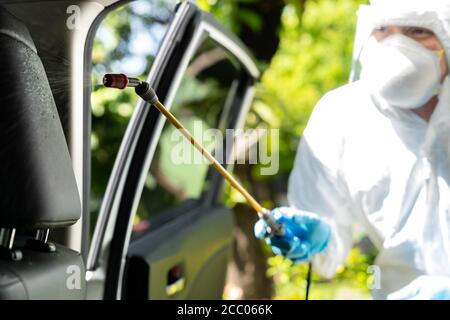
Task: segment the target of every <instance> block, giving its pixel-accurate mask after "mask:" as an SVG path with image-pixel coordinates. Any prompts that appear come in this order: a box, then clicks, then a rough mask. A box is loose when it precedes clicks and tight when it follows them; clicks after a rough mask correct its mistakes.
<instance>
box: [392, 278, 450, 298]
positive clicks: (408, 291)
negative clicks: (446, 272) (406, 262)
mask: <svg viewBox="0 0 450 320" xmlns="http://www.w3.org/2000/svg"><path fill="white" fill-rule="evenodd" d="M388 299H390V300H450V278H449V277H444V276H420V277H418V278H417V279H415V280H414V281H413V282H411V283H410V284H409V285H407V286H406V287H404V288H402V289H400V290H398V291H396V292H394V293H391V294H390V295H389V296H388Z"/></svg>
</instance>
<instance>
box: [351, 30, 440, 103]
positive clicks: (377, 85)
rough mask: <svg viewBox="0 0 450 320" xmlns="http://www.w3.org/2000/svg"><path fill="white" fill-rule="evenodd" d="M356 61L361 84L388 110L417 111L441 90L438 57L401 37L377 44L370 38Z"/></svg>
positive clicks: (434, 52)
mask: <svg viewBox="0 0 450 320" xmlns="http://www.w3.org/2000/svg"><path fill="white" fill-rule="evenodd" d="M360 61H361V66H362V71H361V80H362V81H366V83H367V84H368V85H369V88H370V90H371V91H372V93H373V94H378V95H379V96H381V97H382V98H384V99H385V100H386V101H387V102H388V103H389V104H390V105H391V106H394V107H399V108H403V109H415V108H419V107H421V106H423V105H424V104H425V103H427V102H428V101H429V100H430V99H431V98H432V97H433V96H435V95H436V94H438V93H439V90H440V88H441V68H440V57H439V55H438V53H437V52H436V51H432V50H429V49H427V48H425V47H424V46H423V45H421V44H420V43H418V42H417V41H415V40H413V39H411V38H409V37H407V36H404V35H402V34H395V35H392V36H389V37H387V38H385V39H384V40H382V41H380V42H377V40H376V39H375V38H374V37H371V39H369V42H368V43H367V44H366V45H365V46H364V49H363V51H362V52H361V58H360Z"/></svg>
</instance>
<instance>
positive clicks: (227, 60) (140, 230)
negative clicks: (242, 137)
mask: <svg viewBox="0 0 450 320" xmlns="http://www.w3.org/2000/svg"><path fill="white" fill-rule="evenodd" d="M77 14H79V16H77ZM74 15H75V16H76V19H75V20H72V19H73V18H74ZM77 19H78V20H77ZM73 21H75V22H76V23H75V24H74V25H72V24H71V23H72V22H73ZM69 22H71V23H69ZM111 35H115V36H116V37H117V39H118V40H117V41H116V42H114V41H112V42H113V43H115V46H114V47H112V48H111V47H108V45H109V44H108V43H105V42H102V41H104V40H102V39H109V38H108V37H110V36H111ZM135 39H139V40H135ZM133 41H134V42H133ZM102 46H103V47H102ZM0 48H1V49H0V57H1V58H2V59H1V61H2V64H0V74H1V80H0V83H1V85H0V90H1V94H0V106H1V107H2V108H3V113H4V114H3V116H2V118H1V120H0V122H1V124H0V131H1V137H2V139H3V141H2V143H1V149H0V161H1V162H0V163H1V164H2V165H1V166H0V180H1V181H2V183H1V184H0V185H1V186H0V188H1V191H2V192H1V194H2V197H1V198H0V206H1V212H2V214H1V215H0V299H81V300H82V299H221V297H222V292H223V287H224V283H225V278H226V271H227V263H228V261H229V259H230V257H231V254H232V241H233V231H232V229H233V223H234V222H233V215H232V209H231V208H229V207H227V206H226V205H225V203H224V201H223V195H224V188H223V178H222V177H221V176H220V175H219V174H218V173H217V172H215V171H214V170H211V168H209V167H208V164H207V163H205V162H202V163H194V164H192V163H188V162H180V163H175V162H174V161H173V157H171V154H172V152H173V150H174V147H175V145H174V141H173V139H172V138H173V136H174V134H176V132H175V131H176V130H174V128H173V127H172V126H171V125H170V124H169V123H166V122H165V119H164V118H163V117H162V116H161V115H160V114H159V112H158V111H157V110H156V109H155V108H152V107H151V106H150V105H149V104H148V103H146V102H144V101H142V100H139V99H137V97H132V96H131V95H132V93H123V94H122V95H119V94H115V93H111V91H108V89H107V88H104V87H103V86H101V85H100V82H99V80H98V79H99V78H100V77H101V76H102V74H104V73H106V72H125V71H130V70H131V71H134V72H135V73H136V74H135V75H136V76H139V77H140V78H142V79H146V81H148V82H149V83H150V84H151V85H152V87H153V88H154V89H155V90H156V92H157V93H158V96H159V98H160V100H161V101H162V102H164V104H165V105H166V106H169V107H170V109H171V111H172V112H173V113H174V114H175V115H176V116H177V117H178V118H179V119H180V120H181V121H182V122H183V123H184V124H185V125H186V127H188V128H189V129H190V130H193V132H194V133H196V134H198V135H199V136H201V137H206V138H205V139H206V141H208V146H210V148H211V150H214V149H215V148H218V147H219V146H220V147H223V146H224V145H225V143H226V142H225V139H224V138H225V136H226V131H227V129H236V128H240V127H242V125H243V121H244V119H245V116H246V114H247V111H248V108H249V106H250V103H251V101H252V98H253V95H254V85H255V83H256V82H257V80H258V77H259V71H258V68H257V66H256V64H255V62H254V59H253V58H252V57H251V55H250V54H249V53H248V51H247V49H246V48H245V45H244V44H242V43H241V42H240V40H239V39H237V38H236V36H234V35H233V34H232V33H231V32H229V31H228V30H226V28H224V27H223V26H222V25H221V24H220V23H218V22H217V21H216V20H215V19H214V18H213V17H212V16H210V15H209V14H207V13H205V12H203V11H201V10H200V9H198V8H197V7H196V6H195V4H193V3H191V2H187V1H183V2H180V3H175V2H173V1H156V0H155V1H153V0H136V1H131V2H130V1H114V0H98V1H71V2H69V1H64V0H62V1H50V2H49V1H47V2H43V1H39V0H36V1H29V2H21V1H19V2H17V1H3V0H2V1H0ZM98 48H103V49H102V50H103V51H104V52H106V53H105V54H104V55H103V56H101V55H98V54H97V52H98V51H96V50H97V49H98ZM105 48H106V49H105ZM108 48H110V49H108ZM108 50H109V51H108ZM140 53H142V54H141V56H139V54H140ZM133 54H134V55H133ZM130 57H131V58H133V59H134V60H132V59H131V58H130ZM127 59H128V60H127ZM139 59H140V60H139ZM136 61H137V62H136ZM134 62H135V63H134ZM135 65H137V66H141V67H140V68H139V67H136V68H135V69H126V68H131V67H130V66H135ZM112 127H114V128H117V132H116V133H115V134H114V135H109V136H105V135H104V132H105V130H108V129H111V128H112ZM209 129H217V130H216V131H215V132H216V133H217V132H219V133H221V138H220V139H215V140H214V139H213V137H208V133H209V132H211V130H210V131H208V130H209ZM102 134H103V135H102ZM111 137H112V138H111ZM208 139H209V140H208ZM188 149H189V148H188ZM189 150H190V149H189ZM190 155H191V156H193V154H190ZM175 158H176V159H179V158H177V157H175ZM222 160H223V161H226V160H229V159H222ZM227 163H228V162H227ZM228 168H229V169H231V168H232V165H228Z"/></svg>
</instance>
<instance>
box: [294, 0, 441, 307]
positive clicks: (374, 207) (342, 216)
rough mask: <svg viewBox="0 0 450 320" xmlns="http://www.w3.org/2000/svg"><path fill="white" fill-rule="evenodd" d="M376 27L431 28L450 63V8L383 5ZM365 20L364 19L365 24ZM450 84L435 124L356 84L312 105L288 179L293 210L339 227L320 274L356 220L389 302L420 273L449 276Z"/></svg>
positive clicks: (342, 250) (374, 7)
mask: <svg viewBox="0 0 450 320" xmlns="http://www.w3.org/2000/svg"><path fill="white" fill-rule="evenodd" d="M364 11H365V14H367V17H366V18H367V19H371V20H370V21H371V23H373V26H374V27H375V26H377V25H402V26H417V27H425V28H428V29H431V30H432V31H433V32H434V33H435V34H436V36H437V37H438V38H439V40H440V42H441V43H442V45H443V46H444V48H445V53H446V57H447V60H448V61H450V59H448V57H450V33H449V30H450V1H445V0H440V1H438V0H436V1H433V0H431V1H430V0H428V1H424V0H418V1H411V0H379V1H372V2H371V6H370V7H369V10H367V8H366V10H364ZM360 19H361V17H360ZM449 137H450V78H449V77H448V76H447V78H446V79H445V81H444V84H443V87H442V90H441V93H440V94H439V103H438V105H437V107H436V109H435V111H434V113H433V115H432V117H431V119H430V121H429V123H427V122H426V121H425V120H423V119H422V118H420V117H419V116H418V115H416V114H415V113H414V112H413V111H411V110H404V109H399V108H395V107H392V106H390V105H388V104H387V103H386V102H385V101H382V100H381V99H380V98H375V97H372V96H371V95H370V94H369V93H368V89H367V88H366V87H365V83H364V82H363V81H356V82H354V83H351V84H348V85H346V86H343V87H341V88H338V89H336V90H334V91H331V92H329V93H327V94H326V95H325V96H324V97H323V98H322V99H321V100H320V101H319V102H318V104H317V106H316V107H315V108H314V111H313V113H312V115H311V118H310V120H309V122H308V125H307V127H306V129H305V132H304V135H303V138H302V141H301V143H300V147H299V149H298V152H297V157H296V161H295V165H294V169H293V171H292V173H291V176H290V178H289V188H288V200H289V203H290V205H291V206H292V207H295V208H297V209H300V210H306V211H310V212H314V213H317V214H319V215H320V216H321V217H323V218H324V219H325V220H326V221H327V222H329V223H330V224H331V228H332V236H331V240H330V242H329V244H328V246H327V247H326V249H325V250H324V251H323V252H322V253H320V254H318V255H316V256H315V257H314V258H313V265H314V270H315V271H316V272H318V273H319V274H321V275H322V276H324V277H332V276H333V275H334V274H335V272H336V268H337V266H338V265H340V264H342V263H344V262H345V260H346V256H347V254H348V252H349V250H350V248H351V246H352V223H353V222H355V221H358V222H359V223H360V224H362V225H363V226H364V227H365V230H366V231H367V234H368V236H369V238H370V239H371V240H372V242H373V243H374V245H375V246H376V247H377V249H378V250H379V255H378V257H377V260H376V265H377V266H379V267H380V271H381V273H380V276H381V279H380V280H381V286H380V288H378V289H377V288H375V289H373V296H374V298H376V299H384V298H387V297H388V295H389V294H390V293H393V292H394V291H397V290H399V289H401V288H402V287H404V286H406V285H407V284H409V283H410V282H411V281H413V280H414V279H416V278H417V277H419V276H420V275H439V276H448V277H450V162H449V158H450V157H449V150H450V148H449Z"/></svg>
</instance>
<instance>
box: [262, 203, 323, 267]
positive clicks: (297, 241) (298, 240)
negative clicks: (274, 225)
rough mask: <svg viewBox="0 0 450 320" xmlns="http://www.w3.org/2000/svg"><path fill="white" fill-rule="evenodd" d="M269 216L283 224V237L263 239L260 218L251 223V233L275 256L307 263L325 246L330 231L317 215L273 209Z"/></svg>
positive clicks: (263, 226) (263, 234)
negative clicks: (263, 241) (253, 225)
mask: <svg viewBox="0 0 450 320" xmlns="http://www.w3.org/2000/svg"><path fill="white" fill-rule="evenodd" d="M271 214H272V215H273V217H274V218H275V220H276V221H277V222H279V223H281V224H283V226H284V229H285V234H284V235H283V236H273V237H270V238H265V236H266V230H267V224H266V222H265V221H264V220H263V219H260V220H259V221H258V222H257V223H256V224H255V227H254V232H255V236H256V237H257V238H260V239H265V241H266V243H267V244H269V245H270V246H271V247H272V251H273V253H275V254H276V255H282V256H285V257H287V258H289V259H291V260H292V261H293V262H294V263H298V262H307V261H309V260H310V259H311V257H312V256H313V255H314V254H316V253H320V252H322V251H323V250H324V249H325V247H326V246H327V244H328V241H329V239H330V235H331V228H330V226H329V225H328V224H327V223H326V222H325V221H323V220H322V219H321V218H320V217H319V216H318V215H316V214H314V213H310V212H306V211H300V210H297V209H294V208H289V207H281V208H276V209H274V210H272V212H271Z"/></svg>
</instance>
